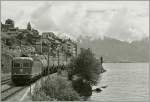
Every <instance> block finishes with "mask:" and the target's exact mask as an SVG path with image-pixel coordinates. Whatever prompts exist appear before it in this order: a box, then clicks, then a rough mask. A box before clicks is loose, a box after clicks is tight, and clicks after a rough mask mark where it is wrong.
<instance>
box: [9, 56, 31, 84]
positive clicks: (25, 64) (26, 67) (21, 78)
mask: <svg viewBox="0 0 150 102" xmlns="http://www.w3.org/2000/svg"><path fill="white" fill-rule="evenodd" d="M32 65H33V59H32V58H30V57H16V58H14V59H13V61H12V69H11V78H12V81H13V82H14V83H16V84H21V83H26V82H29V81H30V79H31V71H32Z"/></svg>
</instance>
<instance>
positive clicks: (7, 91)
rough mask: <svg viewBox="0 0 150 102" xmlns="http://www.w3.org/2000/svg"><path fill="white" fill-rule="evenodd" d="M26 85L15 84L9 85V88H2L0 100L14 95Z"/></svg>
mask: <svg viewBox="0 0 150 102" xmlns="http://www.w3.org/2000/svg"><path fill="white" fill-rule="evenodd" d="M26 87H27V86H22V87H21V86H20V87H16V86H10V87H9V88H7V89H5V90H2V91H1V101H5V100H7V99H9V98H10V97H12V96H14V95H15V94H17V93H18V92H20V91H21V90H23V89H24V88H26Z"/></svg>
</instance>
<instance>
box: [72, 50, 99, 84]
mask: <svg viewBox="0 0 150 102" xmlns="http://www.w3.org/2000/svg"><path fill="white" fill-rule="evenodd" d="M100 70H101V67H100V63H99V61H98V60H97V59H96V58H95V57H94V54H93V53H92V52H91V50H90V49H81V53H80V54H79V55H78V56H77V57H76V58H74V59H72V60H71V63H70V71H69V72H70V73H71V76H73V75H77V76H79V77H81V78H82V79H84V80H86V81H87V82H90V84H96V83H97V80H98V79H99V74H100Z"/></svg>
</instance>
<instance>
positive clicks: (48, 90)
mask: <svg viewBox="0 0 150 102" xmlns="http://www.w3.org/2000/svg"><path fill="white" fill-rule="evenodd" d="M79 98H80V97H79V95H78V94H77V92H76V91H75V90H74V89H73V88H72V84H71V83H70V82H69V81H67V79H66V78H64V77H62V76H54V77H49V78H47V79H46V80H45V81H44V82H42V85H41V87H37V88H35V90H34V92H33V95H32V100H33V101H54V100H57V101H77V100H79Z"/></svg>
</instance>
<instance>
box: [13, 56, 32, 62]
mask: <svg viewBox="0 0 150 102" xmlns="http://www.w3.org/2000/svg"><path fill="white" fill-rule="evenodd" d="M20 59H26V60H31V61H33V59H32V58H31V57H15V58H13V60H20Z"/></svg>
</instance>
